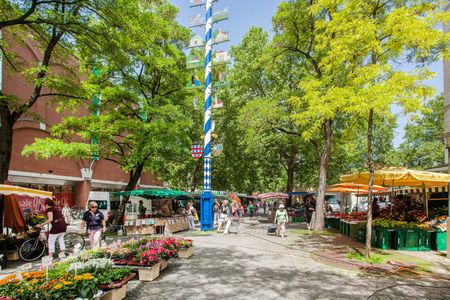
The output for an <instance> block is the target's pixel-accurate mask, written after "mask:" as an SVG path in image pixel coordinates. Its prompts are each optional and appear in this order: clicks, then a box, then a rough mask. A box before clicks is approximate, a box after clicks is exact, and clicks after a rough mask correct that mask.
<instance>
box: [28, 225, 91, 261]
mask: <svg viewBox="0 0 450 300" xmlns="http://www.w3.org/2000/svg"><path fill="white" fill-rule="evenodd" d="M45 236H46V238H41V235H40V230H38V231H36V233H35V236H34V237H31V238H29V239H26V240H25V241H24V242H23V243H22V245H20V248H19V257H20V258H21V259H22V260H24V261H35V260H37V259H39V258H41V257H42V256H44V254H45V253H46V250H47V248H48V242H47V239H48V233H46V234H45ZM64 244H65V245H66V249H73V248H75V245H77V244H80V246H81V248H80V249H83V248H84V246H85V240H84V237H83V236H82V235H81V234H79V233H76V232H67V233H66V234H65V235H64ZM56 247H59V246H58V245H56ZM57 250H58V249H57Z"/></svg>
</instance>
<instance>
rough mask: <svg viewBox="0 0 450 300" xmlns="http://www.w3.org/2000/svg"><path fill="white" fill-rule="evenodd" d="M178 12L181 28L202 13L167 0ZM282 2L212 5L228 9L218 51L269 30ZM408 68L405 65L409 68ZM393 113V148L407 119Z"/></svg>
mask: <svg viewBox="0 0 450 300" xmlns="http://www.w3.org/2000/svg"><path fill="white" fill-rule="evenodd" d="M170 1H171V2H172V3H173V4H174V5H175V6H177V7H178V8H179V9H180V13H179V16H178V21H179V22H180V23H181V24H182V25H184V26H188V25H189V18H190V17H192V16H194V15H196V14H198V13H202V14H203V13H204V6H203V7H195V8H190V5H189V0H170ZM281 2H282V0H240V1H239V0H219V1H218V2H215V4H214V9H222V8H225V7H228V8H229V10H230V19H229V20H228V21H223V22H220V23H218V24H217V25H216V27H215V28H218V29H221V30H223V31H229V32H230V43H226V44H222V45H220V48H219V50H227V48H229V46H231V45H238V44H239V42H240V41H241V39H242V37H243V36H244V34H245V33H246V32H247V31H248V30H249V29H250V27H252V26H258V27H262V28H263V29H264V30H266V31H268V32H271V31H272V16H273V15H274V13H275V11H276V9H277V7H278V4H279V3H281ZM194 32H195V33H196V34H200V35H202V36H203V35H204V32H203V29H201V28H195V29H194ZM409 68H410V66H405V69H409ZM430 69H431V70H432V71H433V72H435V73H436V74H437V75H436V77H435V78H434V79H433V80H431V81H430V82H429V84H430V85H432V86H433V87H434V88H435V89H436V90H437V92H438V93H440V92H442V91H443V89H444V88H443V66H442V62H437V63H435V64H433V65H431V66H430ZM393 112H394V113H395V114H396V115H397V118H398V125H399V126H398V128H397V129H396V132H395V139H394V145H395V146H398V145H399V144H400V143H401V141H402V138H403V127H404V126H405V124H406V121H407V117H405V116H403V115H402V113H401V110H400V109H399V108H398V107H394V108H393Z"/></svg>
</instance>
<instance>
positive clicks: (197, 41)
mask: <svg viewBox="0 0 450 300" xmlns="http://www.w3.org/2000/svg"><path fill="white" fill-rule="evenodd" d="M197 47H203V38H202V37H201V36H200V35H194V36H193V37H192V38H191V39H190V41H189V48H197Z"/></svg>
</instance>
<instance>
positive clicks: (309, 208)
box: [305, 198, 316, 230]
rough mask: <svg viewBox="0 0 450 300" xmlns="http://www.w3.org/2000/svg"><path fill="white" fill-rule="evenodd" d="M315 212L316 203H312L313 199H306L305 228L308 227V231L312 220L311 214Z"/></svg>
mask: <svg viewBox="0 0 450 300" xmlns="http://www.w3.org/2000/svg"><path fill="white" fill-rule="evenodd" d="M315 211H316V202H315V201H314V198H308V199H307V200H306V205H305V215H306V226H307V227H308V230H311V225H312V224H311V221H312V219H313V214H314V212H315Z"/></svg>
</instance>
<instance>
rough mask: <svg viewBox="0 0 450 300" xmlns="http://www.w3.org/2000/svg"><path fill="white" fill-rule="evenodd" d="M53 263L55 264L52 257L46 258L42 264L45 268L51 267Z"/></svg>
mask: <svg viewBox="0 0 450 300" xmlns="http://www.w3.org/2000/svg"><path fill="white" fill-rule="evenodd" d="M52 263H53V258H52V257H48V256H45V257H43V258H42V263H41V264H42V267H43V268H48V267H50V266H51V265H52Z"/></svg>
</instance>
